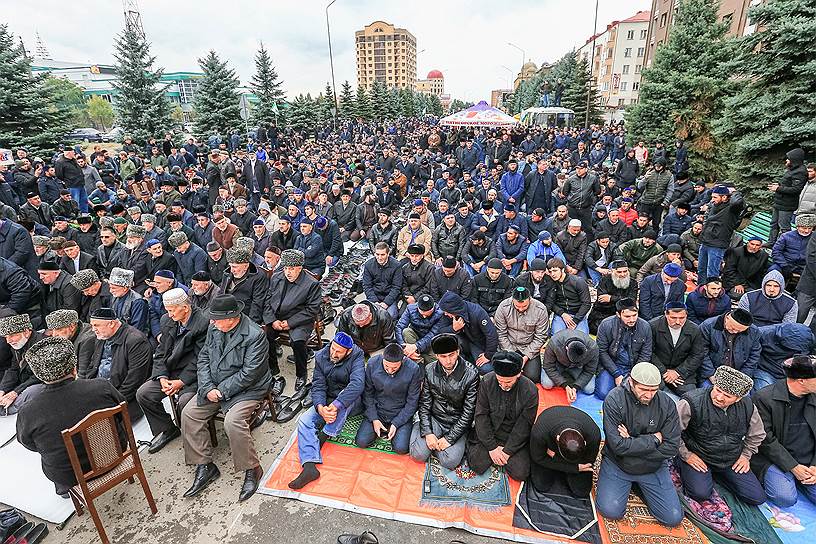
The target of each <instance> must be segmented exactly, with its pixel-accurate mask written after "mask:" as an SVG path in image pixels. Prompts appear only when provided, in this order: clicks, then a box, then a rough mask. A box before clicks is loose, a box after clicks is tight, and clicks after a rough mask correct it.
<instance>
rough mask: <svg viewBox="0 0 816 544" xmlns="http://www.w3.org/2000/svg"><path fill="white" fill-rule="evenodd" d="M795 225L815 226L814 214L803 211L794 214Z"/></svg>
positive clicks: (815, 217) (815, 216)
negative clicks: (799, 213)
mask: <svg viewBox="0 0 816 544" xmlns="http://www.w3.org/2000/svg"><path fill="white" fill-rule="evenodd" d="M796 226H797V227H816V215H813V214H812V213H803V214H801V215H797V216H796Z"/></svg>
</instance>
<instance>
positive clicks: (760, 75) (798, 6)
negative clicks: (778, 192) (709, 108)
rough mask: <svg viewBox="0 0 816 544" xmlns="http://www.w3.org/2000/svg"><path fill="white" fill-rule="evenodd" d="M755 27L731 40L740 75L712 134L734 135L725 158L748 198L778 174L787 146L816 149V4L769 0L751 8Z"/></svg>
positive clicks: (764, 195) (758, 195)
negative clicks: (733, 92)
mask: <svg viewBox="0 0 816 544" xmlns="http://www.w3.org/2000/svg"><path fill="white" fill-rule="evenodd" d="M748 17H749V20H750V23H751V24H756V25H757V28H758V29H759V30H758V31H757V32H754V33H753V34H749V35H747V36H745V37H743V38H741V39H740V40H739V42H738V44H737V46H738V54H737V55H736V56H735V62H734V66H733V71H730V70H729V72H728V73H731V74H734V75H737V76H738V77H739V78H740V79H741V80H742V81H743V82H744V84H743V86H742V87H741V88H740V89H739V92H738V93H737V94H735V95H734V96H733V97H729V98H728V99H726V106H725V109H724V112H723V115H722V116H721V118H720V120H719V122H718V126H717V134H718V135H719V136H720V137H722V138H725V139H730V140H731V141H732V142H733V150H732V152H731V153H729V155H730V156H729V157H728V161H727V162H728V163H729V166H730V171H731V175H732V177H731V178H729V179H734V180H735V181H736V184H737V186H738V187H739V188H740V189H741V190H742V191H743V194H745V195H746V197H747V198H748V199H749V200H752V201H753V202H754V203H758V202H759V201H761V200H766V201H767V200H769V198H770V194H769V193H768V192H766V191H765V190H764V188H765V185H766V184H767V183H769V182H770V181H776V180H778V179H779V177H780V176H781V174H782V170H783V167H784V156H785V153H786V152H788V151H790V150H791V149H793V148H796V147H802V148H804V149H805V151H808V152H809V153H808V154H809V155H811V156H812V154H813V152H814V150H816V115H814V112H815V111H816V99H814V97H815V96H816V94H814V90H816V63H814V56H813V52H814V51H816V4H814V3H813V1H812V0H769V1H768V2H765V3H762V4H760V5H758V6H756V7H753V8H751V10H750V12H749V14H748Z"/></svg>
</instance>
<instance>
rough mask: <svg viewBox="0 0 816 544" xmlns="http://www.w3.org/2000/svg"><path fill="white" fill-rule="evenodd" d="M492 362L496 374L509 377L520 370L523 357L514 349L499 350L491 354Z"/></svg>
mask: <svg viewBox="0 0 816 544" xmlns="http://www.w3.org/2000/svg"><path fill="white" fill-rule="evenodd" d="M492 363H493V371H494V372H495V373H496V376H501V377H502V378H510V377H512V376H516V375H518V374H519V372H521V367H522V366H523V364H524V359H523V358H522V357H521V355H519V354H518V353H516V352H515V351H504V350H499V351H497V352H496V353H495V355H493V359H492Z"/></svg>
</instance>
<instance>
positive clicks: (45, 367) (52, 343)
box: [25, 336, 77, 383]
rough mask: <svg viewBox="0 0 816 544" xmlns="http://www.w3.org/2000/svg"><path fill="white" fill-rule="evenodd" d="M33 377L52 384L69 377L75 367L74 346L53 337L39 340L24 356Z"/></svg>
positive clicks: (68, 341) (67, 341)
mask: <svg viewBox="0 0 816 544" xmlns="http://www.w3.org/2000/svg"><path fill="white" fill-rule="evenodd" d="M25 358H26V362H27V363H28V366H29V367H30V368H31V371H32V372H33V373H34V375H35V376H36V377H37V378H38V379H39V380H41V381H42V382H43V383H54V382H58V381H60V380H61V379H62V378H64V377H65V376H67V375H69V374H70V373H71V372H72V371H73V370H74V368H76V365H77V358H76V353H75V352H74V344H73V342H71V341H70V340H68V339H67V338H58V337H55V336H52V337H48V338H45V339H43V340H40V341H39V342H37V343H36V344H34V345H33V346H31V347H30V348H29V349H28V351H27V352H26V354H25Z"/></svg>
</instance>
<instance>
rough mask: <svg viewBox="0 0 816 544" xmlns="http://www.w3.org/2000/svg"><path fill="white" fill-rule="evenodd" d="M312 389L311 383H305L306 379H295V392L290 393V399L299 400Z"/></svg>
mask: <svg viewBox="0 0 816 544" xmlns="http://www.w3.org/2000/svg"><path fill="white" fill-rule="evenodd" d="M311 389H312V384H311V383H306V378H297V379H296V380H295V392H294V393H292V399H297V400H301V399H303V397H305V396H306V395H307V394H308V393H309V391H311Z"/></svg>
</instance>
